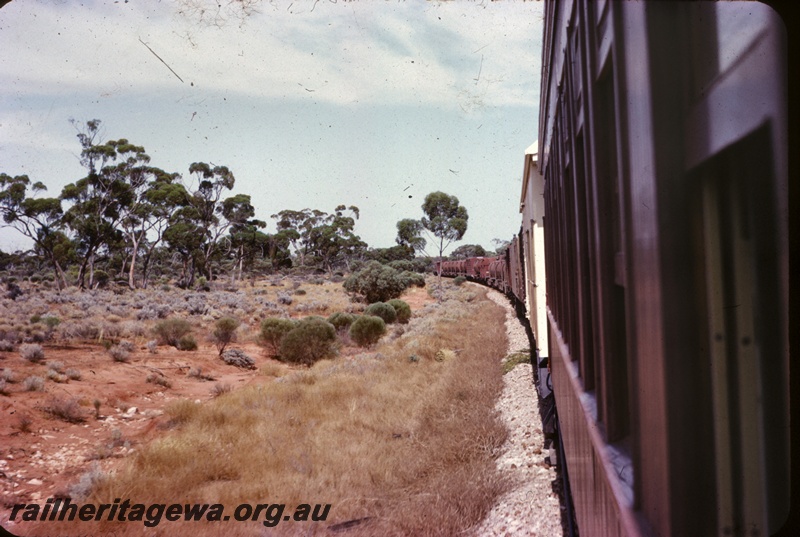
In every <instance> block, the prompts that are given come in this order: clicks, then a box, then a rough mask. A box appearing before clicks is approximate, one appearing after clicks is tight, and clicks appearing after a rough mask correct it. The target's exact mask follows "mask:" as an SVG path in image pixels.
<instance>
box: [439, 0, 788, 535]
mask: <svg viewBox="0 0 800 537" xmlns="http://www.w3.org/2000/svg"><path fill="white" fill-rule="evenodd" d="M543 22H544V34H543V47H542V71H541V72H542V77H541V88H540V92H539V96H540V97H539V98H540V102H539V122H538V128H536V129H532V130H535V132H536V134H537V135H538V141H537V143H535V144H534V145H532V146H531V147H529V148H528V150H526V151H525V157H524V167H523V177H522V193H521V198H520V213H521V215H522V226H521V229H520V231H519V232H518V233H517V234H516V235H514V237H513V239H512V241H511V243H510V245H509V247H508V249H507V250H505V252H504V253H503V254H502V255H499V256H494V257H483V258H469V259H459V260H444V261H441V262H440V263H438V264H437V266H436V268H437V270H441V273H442V275H444V276H450V277H456V276H463V277H464V278H467V279H470V280H473V281H476V282H479V283H483V284H486V285H489V286H491V287H494V288H496V289H498V290H500V291H502V292H503V293H505V294H507V295H508V296H509V297H510V299H511V300H512V301H513V302H514V303H515V304H517V305H519V306H520V307H521V308H522V309H523V310H524V312H525V315H526V316H527V318H528V320H529V326H530V328H531V334H532V338H533V340H534V345H533V347H532V351H531V352H532V360H535V362H534V363H535V364H538V365H539V368H538V372H539V374H538V375H536V379H535V380H536V382H537V383H538V386H537V387H538V389H539V391H540V395H542V394H545V395H546V396H548V397H552V398H553V401H554V407H555V415H556V417H557V419H556V420H555V428H556V429H557V442H558V445H559V452H560V453H561V457H560V458H559V461H558V462H559V464H561V465H563V467H564V472H565V475H568V485H569V493H570V502H569V503H570V508H571V511H572V514H571V518H574V521H575V523H576V524H575V525H576V528H577V529H576V533H580V534H582V535H586V536H601V537H604V536H671V535H700V536H719V537H725V536H742V537H744V536H747V537H756V536H766V535H773V534H776V533H779V532H781V531H783V532H784V533H785V532H786V531H787V530H786V527H785V524H787V520H789V515H790V508H791V501H790V481H791V476H792V471H793V470H792V469H793V467H792V465H791V456H790V455H791V450H792V447H793V446H792V444H791V440H790V434H789V432H790V428H791V423H790V413H789V402H790V375H789V373H790V371H789V363H790V360H789V304H788V302H789V208H788V201H787V200H788V198H789V196H788V188H789V187H788V184H789V179H788V178H789V171H788V169H789V166H788V160H789V159H788V154H789V152H788V143H789V137H788V126H789V122H788V97H787V94H788V85H787V77H788V75H787V72H788V69H787V36H786V32H785V27H784V24H783V21H782V20H781V18H780V16H779V15H778V14H777V13H776V12H775V11H773V10H772V9H771V8H770V7H769V6H767V5H765V4H761V3H756V2H658V1H650V0H648V1H644V2H624V1H614V0H545V8H544V21H543ZM543 364H544V365H545V366H546V367H545V368H542V367H541V366H542V365H543ZM534 369H535V370H537V368H534ZM544 384H547V386H544ZM550 388H552V392H551V391H550ZM786 534H791V533H786Z"/></svg>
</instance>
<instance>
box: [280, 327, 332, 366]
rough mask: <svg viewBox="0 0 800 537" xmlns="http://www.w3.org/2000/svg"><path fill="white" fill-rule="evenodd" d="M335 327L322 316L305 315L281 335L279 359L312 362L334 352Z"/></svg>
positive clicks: (298, 362)
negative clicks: (286, 332) (287, 331)
mask: <svg viewBox="0 0 800 537" xmlns="http://www.w3.org/2000/svg"><path fill="white" fill-rule="evenodd" d="M335 342H336V328H334V326H333V325H332V324H331V323H329V322H328V321H326V320H325V319H323V318H322V317H306V318H305V319H303V320H301V321H300V322H298V323H297V326H295V327H294V328H293V329H292V330H290V331H289V333H288V334H286V335H285V336H284V337H283V341H281V345H280V353H279V356H280V359H281V360H282V361H284V362H290V363H293V364H308V365H310V364H313V363H314V362H317V361H318V360H322V359H323V358H328V357H331V356H333V355H334V354H335V352H336V351H335V349H334V346H333V345H334V343H335Z"/></svg>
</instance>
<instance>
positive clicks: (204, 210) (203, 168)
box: [189, 162, 249, 281]
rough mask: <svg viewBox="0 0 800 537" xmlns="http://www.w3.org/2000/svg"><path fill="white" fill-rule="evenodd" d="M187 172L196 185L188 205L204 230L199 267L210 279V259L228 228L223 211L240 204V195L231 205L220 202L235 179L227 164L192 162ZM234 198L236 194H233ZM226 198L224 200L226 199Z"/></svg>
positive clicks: (227, 220) (211, 275) (211, 273)
mask: <svg viewBox="0 0 800 537" xmlns="http://www.w3.org/2000/svg"><path fill="white" fill-rule="evenodd" d="M189 173H191V174H194V176H195V177H196V179H197V180H198V185H197V188H196V190H195V191H194V192H192V197H191V201H190V203H191V205H192V206H193V207H194V208H195V210H196V212H195V213H194V214H195V215H196V218H197V223H198V224H199V225H200V226H201V228H202V230H203V238H204V240H203V242H202V245H201V248H200V250H199V252H200V259H199V260H198V261H199V265H200V266H199V267H198V268H199V270H200V271H201V272H202V273H203V275H204V276H205V277H206V278H208V280H209V281H210V280H211V279H212V277H213V270H212V267H211V259H212V257H213V256H214V254H215V253H216V251H217V249H218V248H219V241H220V239H221V238H222V237H223V236H224V235H225V233H226V232H227V231H228V228H229V227H230V225H231V223H232V222H231V221H230V220H229V219H228V217H227V216H226V211H228V212H229V213H230V214H233V212H235V210H236V207H235V206H236V205H237V203H241V202H242V200H241V198H237V199H238V201H236V202H233V203H232V204H227V205H226V203H223V202H222V195H223V192H224V191H225V190H231V189H233V185H234V184H235V182H236V178H235V177H234V176H233V172H231V171H230V170H229V169H228V168H227V167H226V166H213V167H212V165H210V164H206V163H205V162H195V163H193V164H192V165H191V166H189ZM234 198H236V196H234ZM226 201H227V200H226ZM247 204H248V205H249V196H248V197H247Z"/></svg>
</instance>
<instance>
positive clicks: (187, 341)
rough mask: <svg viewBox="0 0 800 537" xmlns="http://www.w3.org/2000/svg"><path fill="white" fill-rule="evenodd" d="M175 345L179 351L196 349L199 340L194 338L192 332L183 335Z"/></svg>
mask: <svg viewBox="0 0 800 537" xmlns="http://www.w3.org/2000/svg"><path fill="white" fill-rule="evenodd" d="M175 347H176V348H177V349H178V350H179V351H196V350H197V340H196V339H194V336H193V335H192V334H186V335H185V336H181V338H180V339H179V340H178V344H177V345H175Z"/></svg>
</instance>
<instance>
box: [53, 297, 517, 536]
mask: <svg viewBox="0 0 800 537" xmlns="http://www.w3.org/2000/svg"><path fill="white" fill-rule="evenodd" d="M442 294H443V298H442V301H441V302H431V303H429V304H427V305H426V306H425V307H424V308H422V311H419V312H416V311H415V314H414V315H413V316H412V318H411V319H410V321H409V323H408V324H406V325H396V326H398V327H400V326H402V328H403V329H402V331H400V332H395V333H394V334H393V336H392V337H388V336H385V337H383V338H382V339H381V340H380V341H379V342H378V343H377V344H376V345H375V346H374V347H371V348H370V349H369V351H367V352H363V351H362V352H360V353H357V354H354V355H351V356H350V357H349V359H346V360H343V359H327V358H323V359H321V360H319V361H317V362H316V363H314V364H313V365H311V366H309V367H301V368H298V369H295V370H294V371H292V372H290V373H288V374H285V375H282V376H280V377H279V378H277V379H273V380H271V381H267V382H262V383H259V384H256V385H252V386H249V387H245V388H242V389H237V390H233V391H229V390H228V389H226V388H225V387H224V386H222V385H220V388H219V390H218V392H219V393H217V394H216V395H217V397H215V398H213V399H211V400H209V401H207V402H205V403H202V404H201V403H196V402H193V401H191V400H177V401H175V402H173V403H171V404H170V405H168V406H167V407H166V409H165V410H166V414H165V416H164V418H163V419H164V420H166V421H168V422H169V423H171V424H172V427H173V428H174V429H173V430H172V431H170V432H168V433H165V434H164V435H163V436H162V437H161V438H159V439H157V440H155V441H153V442H151V443H149V444H147V445H144V446H142V447H141V448H140V449H137V451H136V452H135V453H134V454H133V455H131V456H130V457H128V458H126V459H125V460H124V461H123V462H122V464H121V465H120V466H118V467H117V470H116V471H115V473H114V474H113V475H112V474H103V475H100V476H99V477H98V478H97V479H93V480H92V483H91V484H90V485H87V487H84V488H85V491H84V493H85V498H86V501H90V502H93V503H113V501H114V499H115V498H120V497H123V496H124V497H126V498H136V501H137V502H166V503H172V502H174V501H177V499H180V502H181V503H192V502H200V503H207V502H209V501H211V502H212V503H215V502H219V503H222V504H224V505H226V506H235V505H238V504H240V503H245V502H254V499H262V500H264V501H267V500H266V499H269V501H271V502H278V501H279V502H281V503H286V504H287V505H297V504H300V503H308V502H312V503H316V502H319V503H330V504H331V505H332V507H331V511H330V515H329V517H328V520H327V521H326V522H325V523H322V524H321V523H313V522H309V523H300V522H282V523H281V524H279V525H278V526H276V527H275V528H272V529H271V531H273V532H274V533H275V534H278V535H280V534H298V533H303V534H325V533H326V532H328V531H329V527H330V526H331V525H334V524H338V523H344V522H351V524H350V527H349V529H348V535H457V534H460V533H463V532H464V531H466V530H468V529H469V528H470V527H472V526H473V525H475V524H476V523H478V522H479V521H480V520H481V519H482V518H483V517H484V516H485V514H486V513H487V512H488V510H489V509H490V508H491V506H492V505H493V504H494V502H495V500H496V499H497V498H498V496H499V495H500V494H502V492H504V490H506V487H507V483H506V482H505V481H504V480H503V479H502V477H501V476H500V474H499V473H498V471H497V469H496V466H495V462H494V459H495V457H496V456H497V455H498V454H499V450H500V448H501V446H502V444H503V442H504V440H505V438H506V434H507V432H506V430H505V429H504V427H503V425H502V424H501V423H500V422H499V420H498V416H497V415H496V413H495V411H494V401H495V400H496V398H497V397H498V396H499V393H500V391H501V390H502V369H501V367H500V360H501V358H502V357H503V355H504V351H505V341H504V339H505V335H504V334H505V331H504V330H503V329H502V327H503V322H504V318H505V315H504V312H503V310H502V309H501V308H499V307H497V306H495V305H494V304H493V303H492V302H490V301H488V300H486V299H485V296H484V292H483V291H482V290H480V289H478V288H476V287H474V286H461V287H455V286H452V285H448V284H445V286H444V289H443V293H442ZM339 317H341V318H347V317H346V316H344V315H341V316H339ZM365 318H367V316H360V317H356V318H355V320H354V321H353V323H352V324H351V327H354V326H356V323H358V322H359V321H360V320H361V319H365ZM376 319H378V321H381V322H382V320H381V319H379V318H376ZM302 324H303V322H300V323H298V326H297V327H295V328H294V329H293V330H296V329H297V328H298V327H299V326H300V325H302ZM306 324H307V325H309V326H312V325H313V326H317V327H324V331H326V332H329V330H328V327H330V330H333V331H335V328H334V326H333V325H332V323H328V321H326V320H324V319H321V318H312V319H311V320H310V321H306ZM289 333H291V331H290V332H289ZM284 341H285V339H284ZM439 357H441V358H439ZM212 500H213V501H212ZM352 521H355V522H352ZM48 524H49V525H48V526H47V529H48V530H49V531H56V530H58V531H60V530H61V527H60V526H59V524H58V523H48ZM54 524H55V525H54ZM135 526H136V525H135V524H130V523H116V524H114V523H108V522H100V523H95V522H92V523H84V524H83V525H82V526H81V531H84V532H90V533H92V532H103V531H105V532H107V531H114V532H116V533H117V534H118V535H133V534H139V533H141V528H140V527H135ZM169 530H170V532H173V533H175V534H184V533H186V532H191V534H192V535H197V536H204V535H216V534H218V533H219V531H220V528H219V524H216V525H215V524H206V523H201V522H191V523H188V525H183V524H182V523H179V522H178V523H174V522H173V523H170V525H169ZM225 531H226V532H230V534H231V535H260V534H263V526H262V524H261V521H254V522H252V523H236V524H229V525H228V526H226V527H225Z"/></svg>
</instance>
